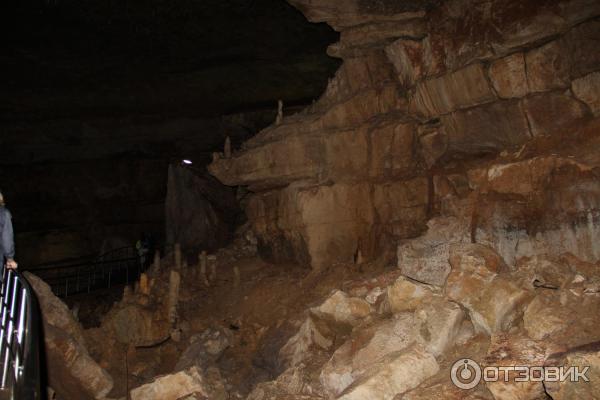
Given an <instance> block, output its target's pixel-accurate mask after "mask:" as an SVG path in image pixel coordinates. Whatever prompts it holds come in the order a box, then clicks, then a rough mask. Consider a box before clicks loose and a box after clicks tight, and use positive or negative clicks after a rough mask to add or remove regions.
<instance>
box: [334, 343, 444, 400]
mask: <svg viewBox="0 0 600 400" xmlns="http://www.w3.org/2000/svg"><path fill="white" fill-rule="evenodd" d="M438 371H439V365H438V363H437V361H436V360H435V357H433V355H431V354H430V353H428V352H427V351H425V350H424V349H423V348H422V347H420V346H418V345H415V346H412V347H410V348H408V349H405V350H403V351H400V352H397V353H392V354H389V355H388V356H386V357H385V358H384V359H383V360H381V361H380V362H379V363H377V364H376V365H374V366H373V367H372V368H370V369H369V371H367V372H366V373H365V374H364V375H363V376H362V377H361V379H360V380H358V381H356V382H355V383H354V384H353V385H352V386H350V387H349V388H348V389H347V390H346V391H345V392H344V393H343V394H342V395H341V396H340V397H339V399H340V400H366V399H381V400H391V399H393V398H394V397H395V396H396V395H398V394H402V393H405V392H407V391H409V390H411V389H414V388H415V387H417V386H419V385H420V384H421V383H422V382H423V381H424V380H426V379H427V378H429V377H431V376H433V375H435V374H436V373H437V372H438Z"/></svg>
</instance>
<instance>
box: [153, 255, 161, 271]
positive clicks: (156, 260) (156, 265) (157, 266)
mask: <svg viewBox="0 0 600 400" xmlns="http://www.w3.org/2000/svg"><path fill="white" fill-rule="evenodd" d="M158 271H160V250H156V251H155V252H154V272H158Z"/></svg>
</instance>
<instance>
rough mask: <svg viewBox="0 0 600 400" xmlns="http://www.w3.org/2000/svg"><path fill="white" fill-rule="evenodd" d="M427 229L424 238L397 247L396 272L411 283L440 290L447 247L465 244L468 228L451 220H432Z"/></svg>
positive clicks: (445, 274) (447, 267)
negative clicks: (435, 287) (422, 284)
mask: <svg viewBox="0 0 600 400" xmlns="http://www.w3.org/2000/svg"><path fill="white" fill-rule="evenodd" d="M427 226H428V230H427V233H426V234H425V235H423V236H421V237H419V238H416V239H412V240H408V241H406V242H405V243H403V244H401V245H400V246H398V252H397V256H398V268H400V271H402V274H403V275H405V276H407V277H409V278H411V279H414V280H415V281H418V282H423V283H426V284H430V285H435V286H443V285H444V283H445V282H446V278H447V277H448V274H450V264H449V262H448V259H449V257H450V246H451V244H452V243H468V242H469V233H468V226H467V223H466V221H464V220H462V219H461V218H454V217H450V218H434V219H432V220H430V221H429V222H428V223H427Z"/></svg>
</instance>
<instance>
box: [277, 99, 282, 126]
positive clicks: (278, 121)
mask: <svg viewBox="0 0 600 400" xmlns="http://www.w3.org/2000/svg"><path fill="white" fill-rule="evenodd" d="M281 121H283V101H282V100H279V101H278V102H277V119H276V120H275V125H280V124H281Z"/></svg>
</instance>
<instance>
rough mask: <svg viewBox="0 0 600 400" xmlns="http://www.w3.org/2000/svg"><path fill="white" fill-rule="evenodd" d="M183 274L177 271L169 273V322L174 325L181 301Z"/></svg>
mask: <svg viewBox="0 0 600 400" xmlns="http://www.w3.org/2000/svg"><path fill="white" fill-rule="evenodd" d="M180 283H181V276H180V275H179V272H177V271H171V274H170V275H169V297H168V299H167V312H168V313H169V314H168V315H169V322H170V323H171V324H172V325H174V324H175V323H176V322H177V304H178V303H179V286H180Z"/></svg>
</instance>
